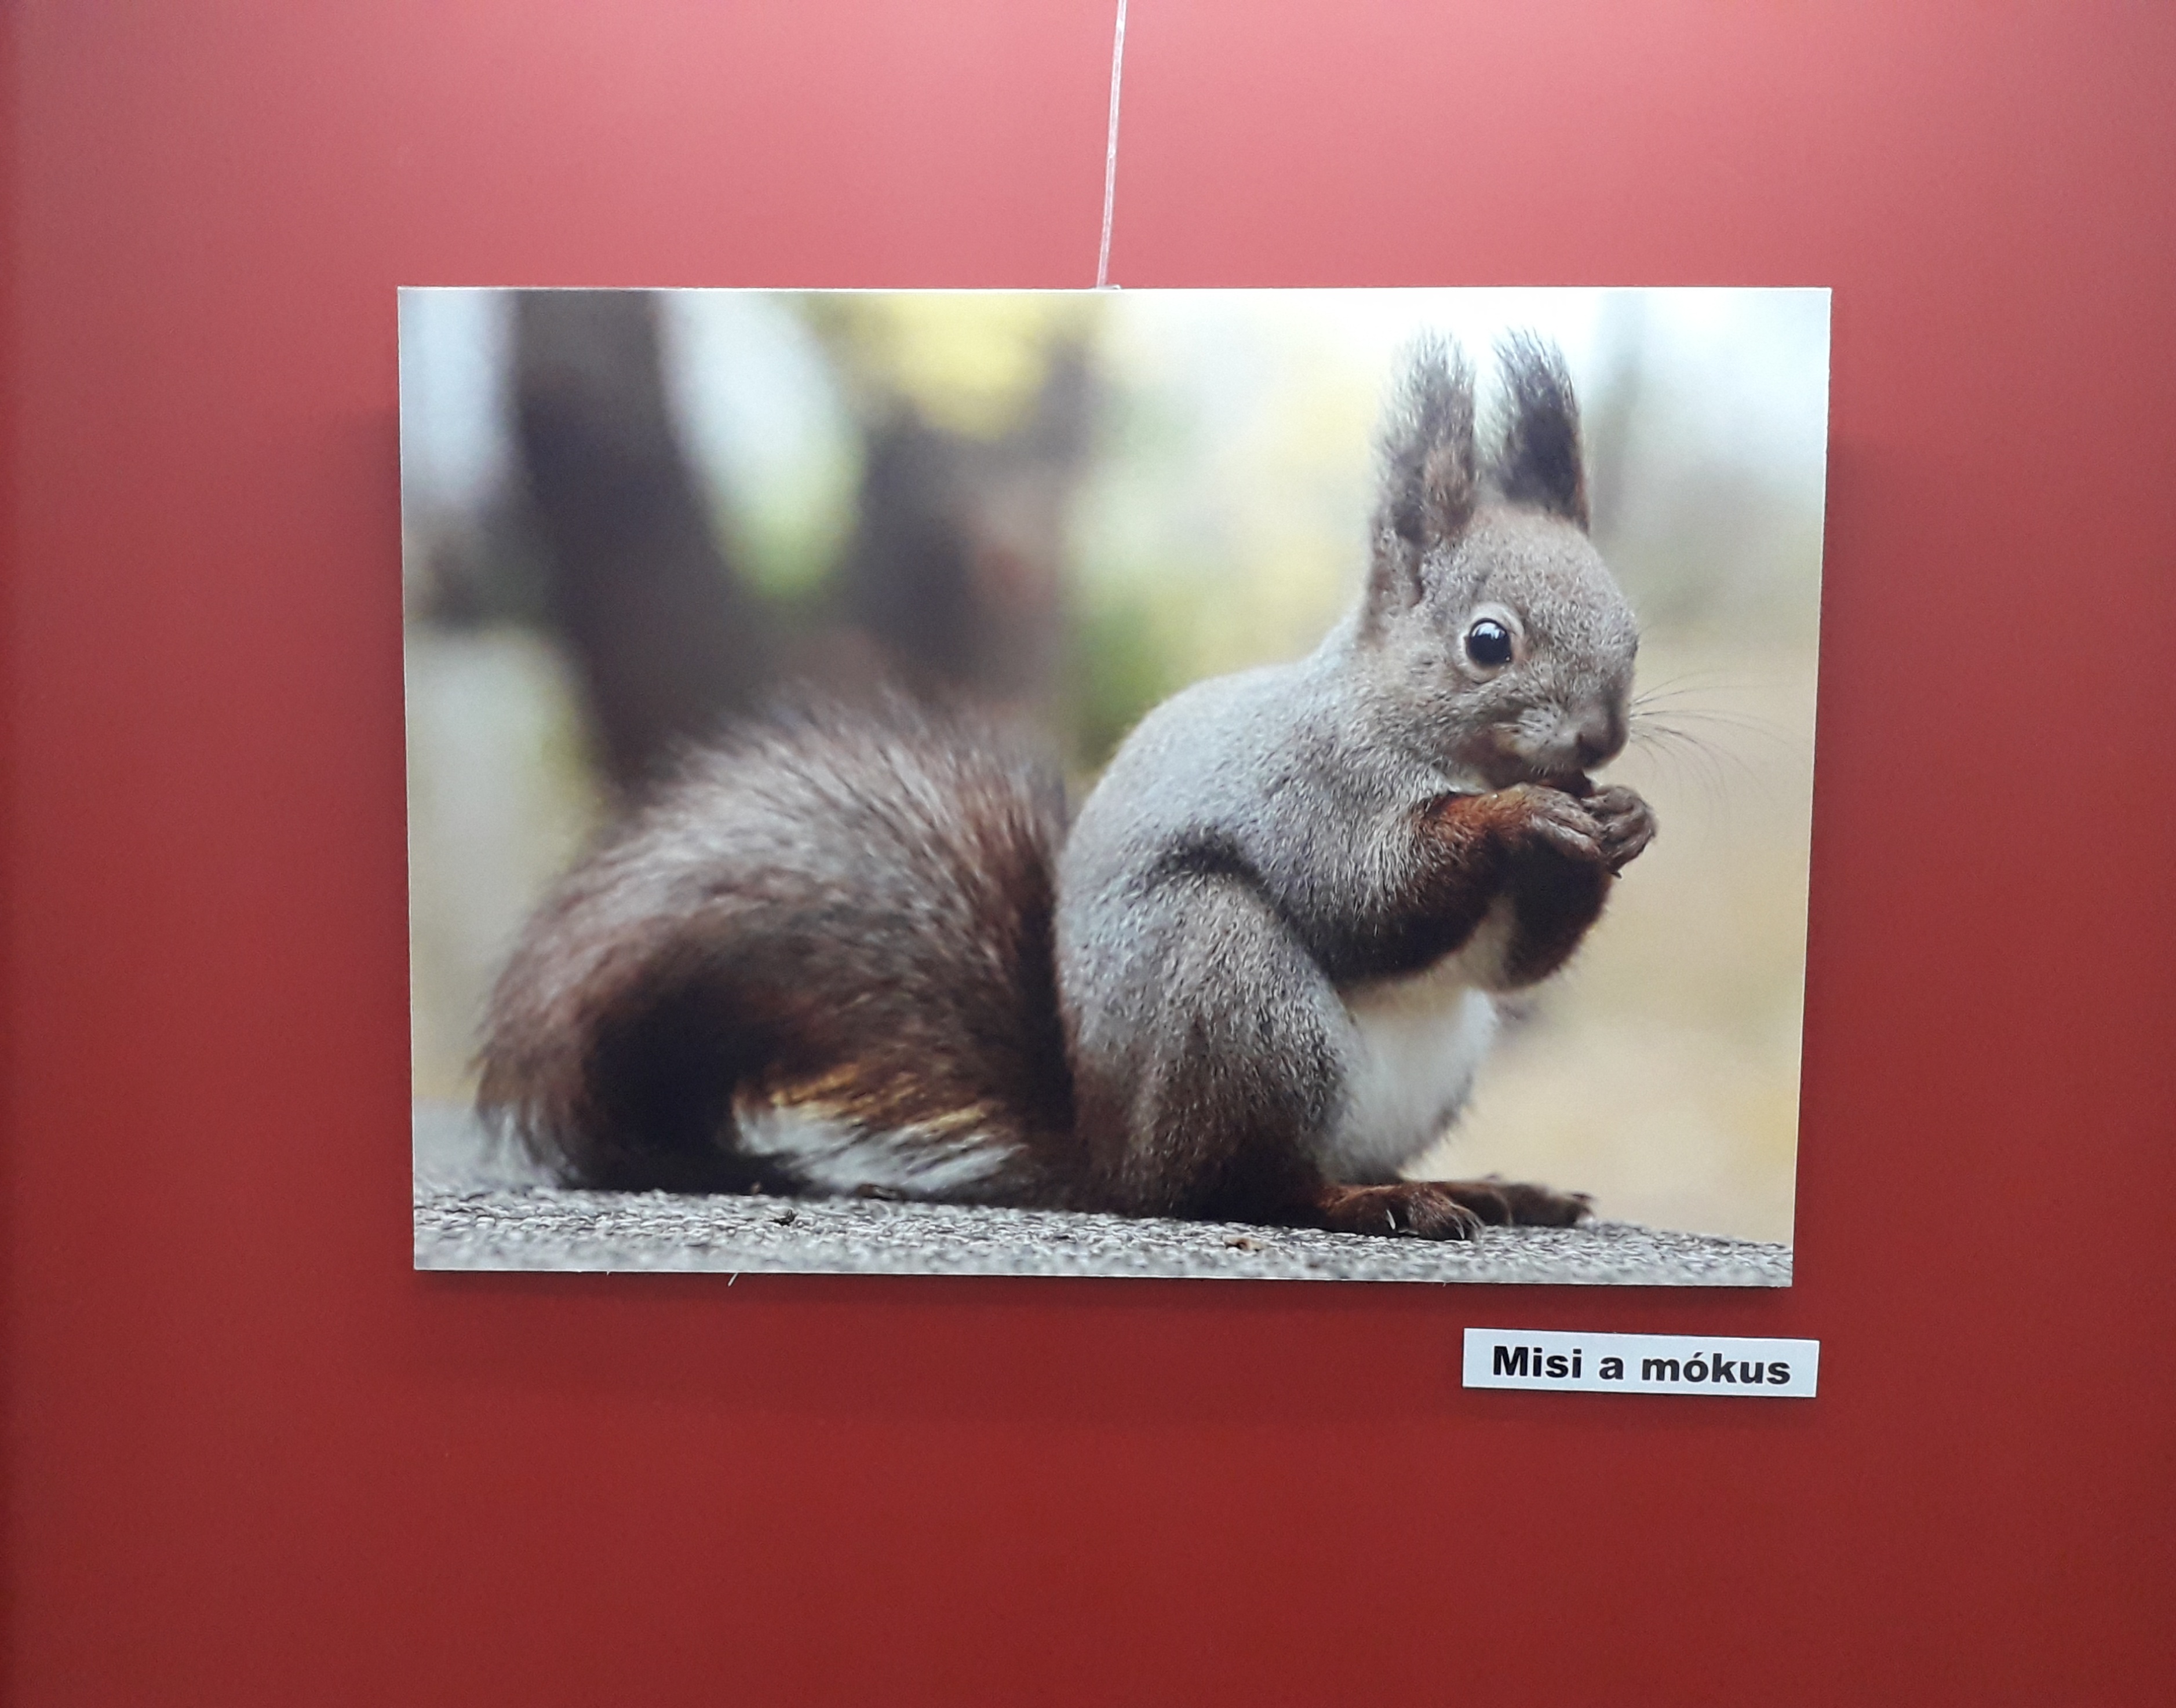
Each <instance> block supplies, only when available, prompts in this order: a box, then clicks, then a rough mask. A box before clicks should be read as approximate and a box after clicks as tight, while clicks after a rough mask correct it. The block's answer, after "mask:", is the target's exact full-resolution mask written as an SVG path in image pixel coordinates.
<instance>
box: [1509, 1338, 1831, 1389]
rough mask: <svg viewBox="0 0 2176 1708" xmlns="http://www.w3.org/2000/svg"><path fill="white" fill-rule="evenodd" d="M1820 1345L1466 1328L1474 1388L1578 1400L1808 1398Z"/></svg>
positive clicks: (1817, 1368)
mask: <svg viewBox="0 0 2176 1708" xmlns="http://www.w3.org/2000/svg"><path fill="white" fill-rule="evenodd" d="M1820 1362H1821V1343H1820V1341H1754V1340H1744V1339H1733V1338H1732V1337H1730V1336H1728V1335H1567V1334H1558V1333H1555V1332H1545V1331H1543V1330H1537V1329H1468V1330H1466V1386H1467V1387H1469V1388H1550V1389H1563V1390H1568V1391H1570V1392H1574V1393H1580V1394H1727V1395H1739V1396H1741V1397H1743V1396H1748V1395H1749V1396H1750V1397H1752V1398H1754V1399H1756V1400H1810V1399H1812V1398H1813V1397H1814V1376H1815V1375H1816V1374H1817V1373H1819V1371H1820Z"/></svg>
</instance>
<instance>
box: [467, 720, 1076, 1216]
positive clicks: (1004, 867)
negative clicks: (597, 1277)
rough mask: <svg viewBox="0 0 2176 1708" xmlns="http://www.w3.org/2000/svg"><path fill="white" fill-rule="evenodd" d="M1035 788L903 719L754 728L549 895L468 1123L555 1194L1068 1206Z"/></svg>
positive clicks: (955, 737)
mask: <svg viewBox="0 0 2176 1708" xmlns="http://www.w3.org/2000/svg"><path fill="white" fill-rule="evenodd" d="M1063 836H1064V784H1063V781H1062V780H1061V779H1060V777H1059V776H1058V774H1057V772H1056V770H1054V768H1053V767H1052V766H1051V765H1049V764H1047V762H1044V761H1042V760H1041V759H1038V758H1037V757H1036V756H1033V755H1031V753H1027V752H1026V751H1025V750H1024V749H1023V748H1021V747H1020V746H1019V745H1018V744H1017V743H1015V742H1013V741H1012V740H1010V739H1009V738H1008V737H1006V736H1004V734H1002V733H1001V732H998V731H997V730H995V729H993V727H990V726H986V725H983V724H981V723H979V722H977V721H973V720H971V719H966V718H960V717H955V716H953V715H945V714H938V713H935V712H932V711H930V710H927V709H924V708H921V707H918V706H916V705H914V704H910V703H908V702H906V701H905V700H903V699H885V700H884V701H882V702H881V703H880V704H879V705H878V706H877V707H876V708H875V709H874V710H867V709H863V710H802V711H799V712H796V713H793V714H791V715H784V716H781V717H779V718H776V719H775V720H774V721H770V722H768V723H765V724H762V725H758V726H750V727H748V728H744V729H743V731H742V732H739V733H738V734H737V735H736V736H735V737H733V738H732V740H731V741H730V742H728V743H727V744H726V745H724V746H721V747H720V748H715V749H712V750H710V751H709V752H707V753H704V754H702V755H700V756H699V758H698V759H696V760H695V761H694V763H693V764H691V765H690V766H689V768H688V770H687V771H686V773H685V774H684V775H683V776H682V778H681V779H680V780H679V781H678V782H677V784H676V785H674V786H672V788H670V789H669V790H668V791H666V793H665V794H664V795H663V796H662V797H660V798H659V799H658V800H657V802H656V803H655V804H654V805H652V806H651V807H650V808H649V809H648V810H647V811H645V812H643V813H639V815H637V816H636V817H635V818H634V819H632V820H631V821H630V822H629V823H628V824H627V825H626V826H625V827H624V828H623V830H621V831H620V832H619V833H617V835H614V836H612V838H611V839H609V840H607V842H606V843H605V844H604V845H603V846H601V847H600V848H598V849H597V850H596V851H595V852H594V853H592V854H591V855H590V857H588V858H587V859H586V860H585V861H584V862H582V863H581V864H580V865H579V867H577V868H575V869H574V871H573V872H572V873H569V874H568V876H567V878H565V879H564V880H563V882H562V883H561V884H559V886H558V889H556V890H555V891H554V892H553V893H552V895H550V896H549V897H548V898H547V900H545V902H544V903H543V905H542V906H541V907H539V908H538V910H537V911H536V914H535V915H534V917H532V918H531V919H530V922H529V923H528V925H527V927H525V930H524V932H523V934H522V937H521V939H520V943H519V944H518V946H517V947H516V949H515V950H514V955H513V957H512V959H511V960H510V961H509V964H508V966H507V967H506V970H505V971H504V972H503V975H502V976H500V978H499V981H498V986H497V988H496V989H495V991H494V992H493V994H492V999H491V1004H490V1008H489V1010H488V1014H487V1019H486V1025H485V1042H484V1046H483V1049H482V1053H481V1066H482V1070H483V1074H482V1082H481V1089H480V1091H479V1093H478V1098H477V1101H478V1106H479V1107H480V1109H481V1111H482V1112H483V1113H484V1115H485V1116H486V1118H487V1119H489V1120H491V1121H492V1123H493V1124H494V1125H496V1126H498V1128H499V1129H501V1130H505V1131H510V1132H511V1133H513V1134H514V1135H515V1136H517V1137H518V1138H519V1139H520V1141H521V1143H522V1144H523V1145H525V1147H526V1148H527V1149H528V1150H529V1151H530V1153H531V1154H532V1155H533V1156H536V1157H537V1158H538V1159H539V1160H540V1161H544V1162H546V1163H547V1164H549V1165H551V1166H552V1167H554V1168H555V1169H556V1170H557V1171H558V1173H559V1175H560V1177H561V1178H563V1179H564V1180H566V1181H568V1182H569V1183H578V1184H583V1185H591V1186H601V1187H614V1188H625V1189H649V1188H663V1189H672V1190H680V1191H733V1190H746V1189H750V1188H753V1187H756V1186H762V1187H764V1188H766V1189H772V1190H786V1191H792V1190H812V1189H813V1190H851V1189H856V1188H857V1187H860V1188H868V1189H880V1190H885V1191H890V1192H895V1193H898V1194H901V1195H909V1196H933V1197H946V1198H957V1199H972V1200H975V1201H979V1202H1013V1203H1035V1202H1053V1201H1056V1200H1058V1199H1060V1198H1062V1197H1063V1196H1064V1179H1065V1178H1066V1176H1067V1174H1068V1172H1069V1168H1068V1163H1067V1155H1068V1151H1069V1129H1070V1121H1071V1107H1070V1106H1071V1095H1070V1089H1069V1080H1068V1076H1067V1072H1066V1067H1065V1054H1064V1039H1063V1035H1062V1031H1061V1028H1060V1025H1059V1020H1058V999H1057V982H1056V976H1055V971H1054V965H1053V948H1052V910H1053V878H1054V871H1055V864H1056V858H1057V854H1058V846H1059V844H1060V842H1061V840H1062V839H1063Z"/></svg>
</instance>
